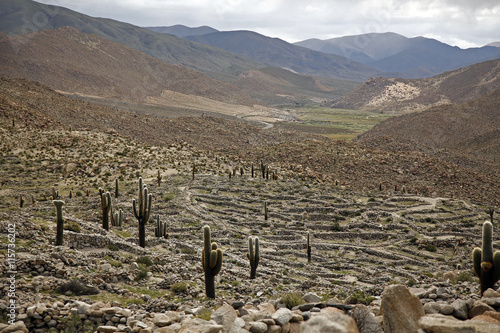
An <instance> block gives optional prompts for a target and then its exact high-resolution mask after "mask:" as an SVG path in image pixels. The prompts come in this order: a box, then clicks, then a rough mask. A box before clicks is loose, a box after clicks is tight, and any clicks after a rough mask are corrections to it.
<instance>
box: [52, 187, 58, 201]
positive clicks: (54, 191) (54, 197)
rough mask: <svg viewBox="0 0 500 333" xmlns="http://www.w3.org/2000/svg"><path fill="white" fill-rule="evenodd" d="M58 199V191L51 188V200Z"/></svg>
mask: <svg viewBox="0 0 500 333" xmlns="http://www.w3.org/2000/svg"><path fill="white" fill-rule="evenodd" d="M58 198H59V190H56V188H55V187H52V200H57V199H58Z"/></svg>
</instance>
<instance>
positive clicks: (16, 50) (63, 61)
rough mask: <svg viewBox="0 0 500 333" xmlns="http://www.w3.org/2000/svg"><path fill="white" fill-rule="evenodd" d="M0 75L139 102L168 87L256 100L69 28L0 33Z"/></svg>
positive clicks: (244, 101) (236, 100) (243, 100)
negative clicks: (16, 33)
mask: <svg viewBox="0 0 500 333" xmlns="http://www.w3.org/2000/svg"><path fill="white" fill-rule="evenodd" d="M0 74H2V75H6V76H9V77H23V78H27V79H30V80H34V81H39V82H41V83H43V84H45V85H48V86H50V87H51V88H53V89H56V90H60V91H64V92H71V93H75V92H76V93H80V94H86V95H92V96H99V97H104V98H108V99H120V100H129V101H137V102H143V101H145V100H146V98H147V97H148V96H159V95H160V94H161V92H162V91H164V90H171V91H175V92H180V93H183V94H187V95H197V96H203V97H206V98H210V99H214V100H217V101H223V102H228V103H239V104H250V105H251V104H253V103H254V102H253V101H252V99H250V98H249V97H247V96H246V95H245V94H243V93H241V92H240V91H239V89H238V88H237V87H235V86H233V85H231V84H228V83H224V82H221V81H217V80H214V79H211V78H209V77H208V76H206V75H204V74H202V73H200V72H197V71H194V70H190V69H187V68H185V67H183V66H179V65H171V64H167V63H165V62H163V61H160V60H158V59H156V58H153V57H151V56H149V55H146V54H145V53H142V52H139V51H137V50H135V49H132V48H129V47H126V46H124V45H122V44H118V43H113V42H110V41H109V40H107V39H104V38H102V37H98V36H96V35H91V34H85V33H80V32H79V31H77V30H76V29H74V28H69V27H63V28H59V29H55V30H43V31H39V32H35V33H32V34H29V35H18V36H7V35H5V34H0Z"/></svg>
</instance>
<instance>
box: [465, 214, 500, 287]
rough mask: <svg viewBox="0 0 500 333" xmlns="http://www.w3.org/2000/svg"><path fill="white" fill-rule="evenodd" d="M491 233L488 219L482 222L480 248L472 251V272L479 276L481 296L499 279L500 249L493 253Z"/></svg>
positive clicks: (491, 229) (491, 228) (491, 227)
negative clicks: (481, 242)
mask: <svg viewBox="0 0 500 333" xmlns="http://www.w3.org/2000/svg"><path fill="white" fill-rule="evenodd" d="M492 234H493V225H492V224H491V222H489V221H486V222H484V224H483V244H482V249H480V248H478V247H476V248H475V249H474V250H473V251H472V262H473V266H474V273H475V274H476V276H477V277H478V278H479V282H480V285H481V296H482V295H483V293H484V292H485V291H486V290H487V289H488V288H493V287H494V286H495V283H496V282H497V281H498V280H500V251H495V253H493V245H492V239H493V236H492Z"/></svg>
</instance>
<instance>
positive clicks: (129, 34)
mask: <svg viewBox="0 0 500 333" xmlns="http://www.w3.org/2000/svg"><path fill="white" fill-rule="evenodd" d="M0 6H1V10H0V32H3V33H5V34H9V35H10V34H22V33H29V32H35V31H39V30H46V29H57V28H61V27H65V26H69V27H73V28H75V29H77V30H78V31H80V32H83V33H89V34H94V35H98V36H101V37H104V38H106V39H108V40H110V41H112V42H116V43H121V44H124V45H126V46H129V47H132V48H134V49H136V50H139V51H141V52H144V53H147V54H149V55H151V56H153V57H155V58H157V59H159V60H163V61H165V62H167V63H170V64H174V65H182V66H185V67H188V68H192V69H195V70H198V71H201V72H203V73H205V74H207V75H209V76H212V77H214V78H218V79H226V80H227V79H231V80H232V79H235V78H236V77H237V76H238V75H239V74H241V73H242V72H244V71H246V70H249V69H256V68H260V67H264V66H263V65H260V64H257V63H255V62H253V61H251V60H249V59H246V58H243V57H241V56H239V55H237V54H234V53H230V52H227V51H224V50H221V49H218V48H214V47H211V46H207V45H203V44H199V43H193V42H191V41H189V40H187V39H184V38H179V37H176V36H173V35H170V34H162V33H157V32H154V31H151V30H150V29H146V28H141V27H138V26H135V25H132V24H128V23H124V22H119V21H116V20H111V19H105V18H95V17H91V16H88V15H84V14H81V13H78V12H75V11H73V10H70V9H67V8H64V7H58V6H51V5H45V4H41V3H38V2H35V1H32V0H2V2H1V4H0Z"/></svg>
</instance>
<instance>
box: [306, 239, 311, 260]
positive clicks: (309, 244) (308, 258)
mask: <svg viewBox="0 0 500 333" xmlns="http://www.w3.org/2000/svg"><path fill="white" fill-rule="evenodd" d="M309 238H310V237H309V231H308V232H307V262H311V242H310V239H309Z"/></svg>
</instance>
